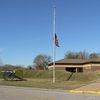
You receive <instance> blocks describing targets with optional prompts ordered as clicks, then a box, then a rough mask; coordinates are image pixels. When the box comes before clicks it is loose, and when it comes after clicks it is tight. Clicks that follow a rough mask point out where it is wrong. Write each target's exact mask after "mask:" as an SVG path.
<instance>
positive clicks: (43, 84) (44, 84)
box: [0, 79, 88, 90]
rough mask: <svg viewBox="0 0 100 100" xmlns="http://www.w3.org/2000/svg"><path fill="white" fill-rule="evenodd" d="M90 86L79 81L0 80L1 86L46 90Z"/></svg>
mask: <svg viewBox="0 0 100 100" xmlns="http://www.w3.org/2000/svg"><path fill="white" fill-rule="evenodd" d="M86 84H88V82H79V81H61V80H56V83H52V80H51V79H27V81H5V80H3V79H0V85H7V86H19V87H33V88H46V89H67V90H70V89H75V88H77V87H81V86H84V85H86Z"/></svg>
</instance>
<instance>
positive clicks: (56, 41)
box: [55, 33, 59, 47]
mask: <svg viewBox="0 0 100 100" xmlns="http://www.w3.org/2000/svg"><path fill="white" fill-rule="evenodd" d="M55 45H56V46H57V47H59V41H58V38H57V35H56V33H55Z"/></svg>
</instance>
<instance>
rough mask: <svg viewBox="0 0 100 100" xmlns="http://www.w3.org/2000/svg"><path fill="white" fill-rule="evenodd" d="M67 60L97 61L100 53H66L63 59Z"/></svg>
mask: <svg viewBox="0 0 100 100" xmlns="http://www.w3.org/2000/svg"><path fill="white" fill-rule="evenodd" d="M64 58H67V59H97V58H100V53H95V52H93V53H88V52H86V51H83V52H82V51H80V52H72V51H68V52H66V53H65V57H64Z"/></svg>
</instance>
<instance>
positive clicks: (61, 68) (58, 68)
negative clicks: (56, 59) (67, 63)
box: [56, 67, 65, 70]
mask: <svg viewBox="0 0 100 100" xmlns="http://www.w3.org/2000/svg"><path fill="white" fill-rule="evenodd" d="M56 70H65V67H56Z"/></svg>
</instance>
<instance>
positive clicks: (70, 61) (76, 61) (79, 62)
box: [49, 59, 100, 65]
mask: <svg viewBox="0 0 100 100" xmlns="http://www.w3.org/2000/svg"><path fill="white" fill-rule="evenodd" d="M89 63H100V59H61V60H58V61H56V62H55V64H56V65H71V64H73V65H83V64H89ZM52 64H53V63H51V64H49V65H52Z"/></svg>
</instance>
